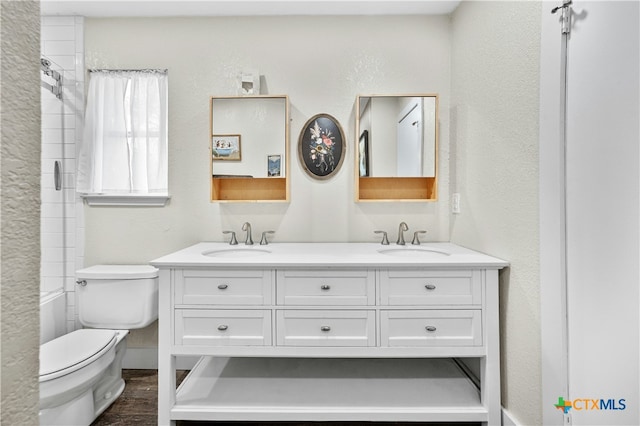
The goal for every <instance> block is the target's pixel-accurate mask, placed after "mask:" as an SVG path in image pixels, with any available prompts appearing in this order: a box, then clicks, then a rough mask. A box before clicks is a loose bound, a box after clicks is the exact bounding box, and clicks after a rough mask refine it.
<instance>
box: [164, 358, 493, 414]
mask: <svg viewBox="0 0 640 426" xmlns="http://www.w3.org/2000/svg"><path fill="white" fill-rule="evenodd" d="M203 412H205V413H206V417H207V418H208V419H212V420H239V419H242V420H270V421H290V420H296V421H311V420H318V419H322V420H325V421H331V420H342V421H345V420H353V421H391V420H395V421H398V420H400V421H401V420H414V421H415V420H416V418H420V417H421V416H426V417H425V418H428V419H429V420H431V421H451V420H455V421H460V422H464V421H475V422H481V421H486V420H487V410H486V408H485V407H483V405H482V403H481V400H480V391H479V389H478V387H476V385H475V384H474V382H473V380H471V378H470V377H469V376H467V375H466V374H465V371H464V370H463V369H462V368H460V366H459V365H458V363H457V362H456V361H455V360H453V359H449V358H445V359H441V358H435V359H434V358H431V359H415V358H401V359H400V358H393V359H352V358H348V359H347V358H267V357H259V358H226V357H211V356H204V357H202V358H200V360H199V362H198V363H197V365H196V366H195V367H194V369H193V370H192V371H191V372H190V374H189V375H188V376H187V378H186V379H185V380H184V382H183V383H182V384H181V385H180V387H179V388H178V391H177V395H176V404H175V405H174V407H173V408H172V410H171V416H172V417H174V416H175V417H176V418H180V419H185V420H199V419H201V418H202V415H203Z"/></svg>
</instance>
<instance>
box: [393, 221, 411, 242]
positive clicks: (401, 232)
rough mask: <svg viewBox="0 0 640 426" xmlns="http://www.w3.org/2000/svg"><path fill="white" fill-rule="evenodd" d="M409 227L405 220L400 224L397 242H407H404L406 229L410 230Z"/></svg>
mask: <svg viewBox="0 0 640 426" xmlns="http://www.w3.org/2000/svg"><path fill="white" fill-rule="evenodd" d="M408 230H409V227H408V226H407V224H406V223H405V222H400V226H398V240H397V241H396V244H398V245H400V246H403V245H404V244H405V242H404V231H408Z"/></svg>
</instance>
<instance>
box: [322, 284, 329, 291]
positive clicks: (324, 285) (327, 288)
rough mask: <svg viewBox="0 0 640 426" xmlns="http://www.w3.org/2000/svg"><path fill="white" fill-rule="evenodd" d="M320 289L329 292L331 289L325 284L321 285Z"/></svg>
mask: <svg viewBox="0 0 640 426" xmlns="http://www.w3.org/2000/svg"><path fill="white" fill-rule="evenodd" d="M320 288H321V289H322V290H329V289H331V286H330V285H327V284H323V285H321V286H320Z"/></svg>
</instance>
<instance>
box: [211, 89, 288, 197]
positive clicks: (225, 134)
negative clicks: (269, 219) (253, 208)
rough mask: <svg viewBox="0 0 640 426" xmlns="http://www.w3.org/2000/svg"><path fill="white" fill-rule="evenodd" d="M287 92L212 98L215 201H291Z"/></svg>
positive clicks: (212, 178)
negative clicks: (282, 94)
mask: <svg viewBox="0 0 640 426" xmlns="http://www.w3.org/2000/svg"><path fill="white" fill-rule="evenodd" d="M288 117H289V100H288V98H287V96H269V95H266V96H225V97H214V96H212V97H211V116H210V123H211V129H210V140H209V152H210V164H211V182H212V184H211V200H212V201H259V200H270V201H288V198H289V186H288V180H287V175H288V169H289V167H288V162H289V159H288V147H289V119H288Z"/></svg>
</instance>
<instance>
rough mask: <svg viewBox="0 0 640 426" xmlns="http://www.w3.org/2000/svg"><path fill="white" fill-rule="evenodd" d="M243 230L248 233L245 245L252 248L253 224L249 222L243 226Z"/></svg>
mask: <svg viewBox="0 0 640 426" xmlns="http://www.w3.org/2000/svg"><path fill="white" fill-rule="evenodd" d="M242 230H243V231H247V238H246V239H245V240H244V243H245V244H246V245H248V246H252V245H253V238H251V224H250V223H249V222H245V223H244V224H243V225H242Z"/></svg>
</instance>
